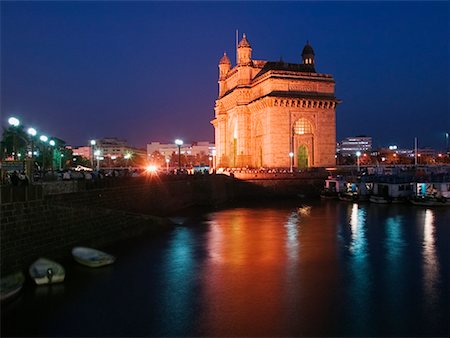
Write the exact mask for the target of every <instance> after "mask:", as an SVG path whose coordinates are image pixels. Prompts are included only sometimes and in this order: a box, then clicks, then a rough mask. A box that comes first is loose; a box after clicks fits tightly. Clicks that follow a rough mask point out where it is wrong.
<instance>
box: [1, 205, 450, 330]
mask: <svg viewBox="0 0 450 338" xmlns="http://www.w3.org/2000/svg"><path fill="white" fill-rule="evenodd" d="M301 203H303V205H302V204H301ZM305 204H306V205H308V206H310V207H311V208H301V209H300V210H299V209H298V207H300V206H305ZM183 216H185V218H179V220H181V221H180V223H183V225H182V226H178V227H176V228H175V229H174V230H172V231H170V232H168V233H165V234H162V235H160V236H157V237H151V238H139V239H138V240H135V241H128V242H126V243H121V244H119V245H116V246H114V247H110V248H108V250H109V251H110V252H111V253H112V254H115V255H117V257H118V258H117V261H116V263H115V264H114V265H112V266H109V267H104V268H98V269H90V268H87V267H83V266H81V265H77V264H76V263H75V262H72V261H67V262H64V263H65V267H66V271H67V273H66V281H65V282H64V283H63V284H59V285H56V284H55V285H53V286H39V287H37V286H34V285H32V283H31V281H29V280H28V281H27V284H26V285H25V287H24V289H23V290H22V292H21V294H20V295H19V296H18V297H16V298H15V299H14V300H13V301H11V302H9V303H7V304H4V305H2V309H1V312H2V322H1V333H2V336H91V337H93V336H95V337H99V336H447V335H448V333H449V324H448V319H449V318H450V316H449V252H450V250H449V248H450V246H449V242H450V208H426V207H418V206H411V205H374V204H368V203H364V204H363V203H360V204H356V203H354V204H352V203H345V202H340V201H322V202H321V201H315V202H299V203H296V202H292V203H276V204H269V205H262V206H261V205H259V206H247V207H239V208H229V209H224V210H218V211H214V212H200V211H198V212H194V213H192V212H191V213H189V215H183Z"/></svg>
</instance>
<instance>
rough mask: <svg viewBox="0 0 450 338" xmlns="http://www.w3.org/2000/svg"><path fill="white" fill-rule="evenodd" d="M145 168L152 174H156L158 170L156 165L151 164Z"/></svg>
mask: <svg viewBox="0 0 450 338" xmlns="http://www.w3.org/2000/svg"><path fill="white" fill-rule="evenodd" d="M145 170H146V171H148V172H149V173H151V174H154V173H156V172H157V171H158V168H157V167H156V165H153V164H150V165H148V166H147V167H146V168H145Z"/></svg>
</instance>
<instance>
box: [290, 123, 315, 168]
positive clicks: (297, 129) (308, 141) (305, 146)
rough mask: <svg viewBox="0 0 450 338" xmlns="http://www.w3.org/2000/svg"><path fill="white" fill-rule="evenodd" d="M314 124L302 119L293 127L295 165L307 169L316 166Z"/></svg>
mask: <svg viewBox="0 0 450 338" xmlns="http://www.w3.org/2000/svg"><path fill="white" fill-rule="evenodd" d="M314 130H315V128H314V124H313V123H312V122H311V121H310V120H309V119H307V118H304V117H301V118H299V119H298V120H297V121H295V123H294V125H293V130H292V131H293V138H294V139H293V146H294V147H293V148H294V151H295V157H294V161H295V163H294V165H295V166H296V167H297V168H299V169H305V168H307V167H311V166H313V165H314V134H315V133H314Z"/></svg>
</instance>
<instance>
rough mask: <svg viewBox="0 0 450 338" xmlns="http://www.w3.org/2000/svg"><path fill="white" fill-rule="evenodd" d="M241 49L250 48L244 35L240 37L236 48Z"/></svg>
mask: <svg viewBox="0 0 450 338" xmlns="http://www.w3.org/2000/svg"><path fill="white" fill-rule="evenodd" d="M241 47H248V48H251V47H250V43H249V42H248V40H247V36H246V35H245V33H244V34H243V35H242V40H241V42H239V45H238V48H241Z"/></svg>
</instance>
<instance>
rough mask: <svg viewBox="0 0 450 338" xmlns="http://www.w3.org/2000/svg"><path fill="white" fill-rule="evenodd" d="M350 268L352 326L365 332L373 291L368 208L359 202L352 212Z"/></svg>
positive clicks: (357, 331) (353, 206)
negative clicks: (369, 258)
mask: <svg viewBox="0 0 450 338" xmlns="http://www.w3.org/2000/svg"><path fill="white" fill-rule="evenodd" d="M350 229H351V242H350V248H349V251H350V254H351V256H350V262H349V263H350V270H351V273H352V276H351V280H350V288H349V298H350V301H351V303H352V305H353V306H352V309H351V311H352V317H353V319H354V320H353V321H352V323H351V326H352V327H353V330H355V332H356V333H359V332H363V331H364V328H365V327H367V326H368V322H369V320H370V310H369V296H370V293H371V283H370V280H371V275H370V266H369V261H368V254H369V252H368V247H367V238H366V232H367V229H366V210H365V208H362V207H360V206H359V205H358V204H357V203H354V204H353V205H352V209H351V214H350Z"/></svg>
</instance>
